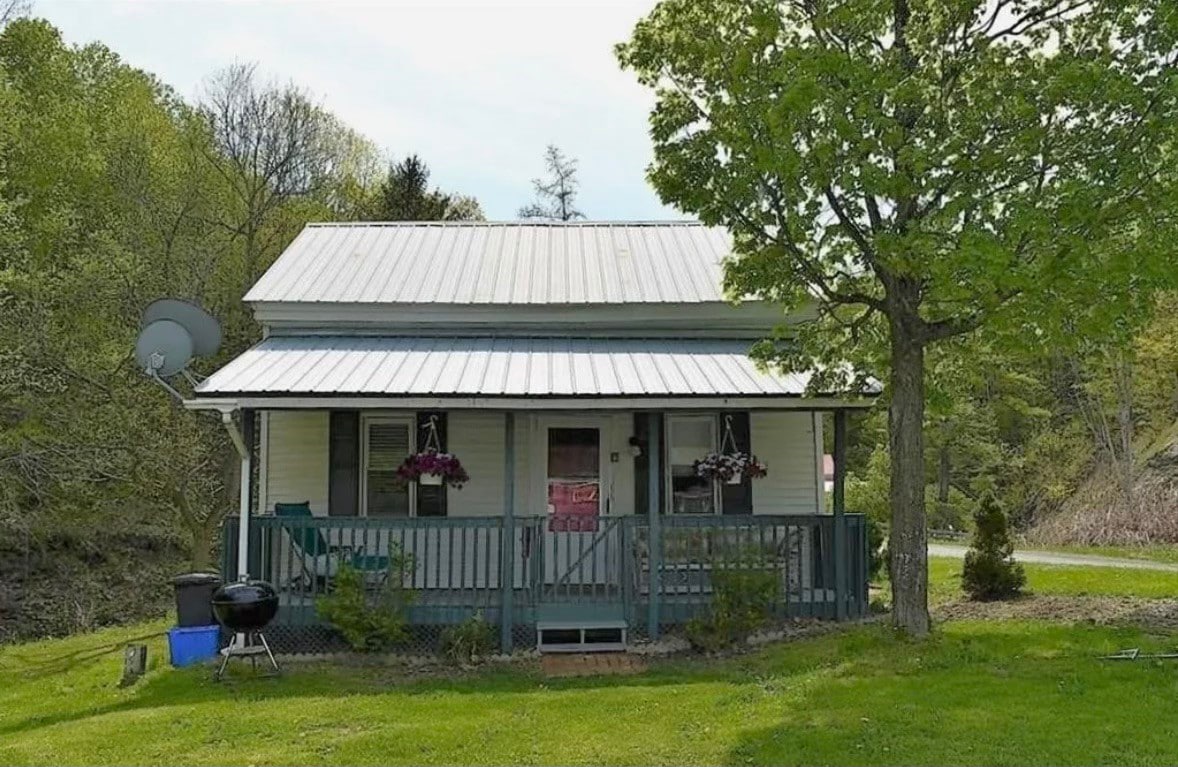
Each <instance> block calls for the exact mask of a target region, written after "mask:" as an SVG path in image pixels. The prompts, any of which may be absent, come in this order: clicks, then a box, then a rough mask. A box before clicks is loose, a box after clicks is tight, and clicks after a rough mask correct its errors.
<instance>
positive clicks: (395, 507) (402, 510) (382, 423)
mask: <svg viewBox="0 0 1178 767" xmlns="http://www.w3.org/2000/svg"><path fill="white" fill-rule="evenodd" d="M363 427H364V428H363V435H364V437H363V453H364V456H363V459H364V463H363V466H364V471H363V475H362V476H363V482H364V491H363V498H364V509H363V513H364V514H365V515H367V516H370V517H407V516H409V515H410V510H411V509H412V508H413V483H412V482H408V483H407V482H401V481H399V480H398V478H397V468H398V467H399V466H400V465H401V462H402V461H404V460H405V456H407V455H409V454H410V453H411V452H412V451H413V442H412V440H413V422H412V421H411V420H409V419H406V418H365V419H364V421H363Z"/></svg>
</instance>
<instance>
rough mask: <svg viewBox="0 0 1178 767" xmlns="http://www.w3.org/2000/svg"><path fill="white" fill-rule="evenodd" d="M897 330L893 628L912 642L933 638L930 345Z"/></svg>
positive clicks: (891, 421) (892, 421)
mask: <svg viewBox="0 0 1178 767" xmlns="http://www.w3.org/2000/svg"><path fill="white" fill-rule="evenodd" d="M893 314H894V315H896V314H898V315H900V316H898V317H897V316H893V317H892V318H891V321H890V326H891V346H892V363H891V381H890V395H891V406H890V408H889V409H888V446H889V449H890V451H891V459H892V466H891V493H890V501H891V507H892V528H891V532H890V535H889V540H888V548H889V551H890V552H891V576H892V623H893V625H895V627H896V628H898V629H900V630H901V631H904V632H905V633H907V634H908V635H910V636H914V637H922V636H925V635H926V634H928V632H929V614H928V541H927V537H926V533H925V508H924V341H923V339H922V338H921V336H920V331H919V329H918V327H917V326H916V324H915V323H914V322H906V321H905V317H904V313H903V312H894V313H893Z"/></svg>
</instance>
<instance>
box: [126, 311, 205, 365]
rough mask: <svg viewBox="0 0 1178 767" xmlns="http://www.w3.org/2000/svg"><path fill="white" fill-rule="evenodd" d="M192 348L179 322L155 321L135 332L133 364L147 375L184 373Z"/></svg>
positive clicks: (192, 343)
mask: <svg viewBox="0 0 1178 767" xmlns="http://www.w3.org/2000/svg"><path fill="white" fill-rule="evenodd" d="M218 333H219V331H218ZM194 347H195V343H194V342H193V339H192V336H191V335H190V334H189V332H188V330H187V329H186V328H185V327H184V326H183V325H181V324H180V323H179V322H175V321H174V320H156V321H155V322H153V323H151V324H150V325H148V326H147V327H145V328H143V330H141V331H139V339H138V340H137V341H135V361H136V362H138V363H139V369H140V370H142V371H143V372H145V373H147V374H148V375H149V376H152V377H158V378H167V377H168V376H173V375H176V374H177V373H179V372H180V371H182V370H184V368H185V366H187V365H188V361H189V360H191V359H192V354H193V350H194Z"/></svg>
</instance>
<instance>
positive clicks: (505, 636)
mask: <svg viewBox="0 0 1178 767" xmlns="http://www.w3.org/2000/svg"><path fill="white" fill-rule="evenodd" d="M503 504H504V509H503V541H502V546H500V549H501V551H502V554H501V556H502V559H503V561H502V562H501V563H500V568H499V570H500V574H499V588H500V592H501V598H500V600H499V646H500V648H501V649H502V651H503V652H505V653H506V652H511V644H512V643H511V629H512V623H513V621H514V619H515V610H514V606H513V604H512V598H513V597H514V593H513V592H514V588H515V413H513V412H510V411H508V412H507V413H506V414H505V416H504V424H503Z"/></svg>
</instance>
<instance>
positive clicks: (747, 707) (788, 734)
mask: <svg viewBox="0 0 1178 767" xmlns="http://www.w3.org/2000/svg"><path fill="white" fill-rule="evenodd" d="M162 628H163V626H162V625H161V624H154V625H151V626H148V627H138V628H133V629H119V630H107V631H103V632H99V633H96V634H90V635H86V636H79V637H74V638H70V639H65V640H55V641H46V642H40V643H36V644H30V645H23V646H17V647H11V648H5V649H3V650H0V676H2V678H4V680H5V684H4V686H3V688H2V689H0V763H3V764H10V763H11V764H61V763H64V764H156V763H177V762H183V763H186V764H319V763H323V764H378V763H389V764H410V763H414V764H417V763H420V764H444V763H449V764H467V763H469V764H508V763H521V764H556V763H560V764H681V763H682V764H803V763H823V764H897V763H910V764H938V765H939V764H1173V763H1178V721H1176V720H1175V718H1174V716H1173V704H1172V701H1173V699H1174V697H1175V696H1176V695H1178V675H1176V674H1175V671H1176V670H1178V668H1176V667H1175V666H1173V665H1166V664H1163V663H1160V662H1134V663H1113V662H1107V661H1101V660H1099V659H1098V656H1099V655H1101V654H1104V653H1109V652H1112V651H1115V650H1117V649H1120V648H1124V647H1142V648H1145V649H1160V648H1169V647H1171V646H1172V643H1171V641H1170V639H1169V637H1164V636H1152V635H1147V634H1144V633H1142V632H1140V631H1137V630H1132V629H1114V628H1108V627H1093V626H1065V625H1060V624H1048V623H1036V622H1016V621H1007V622H994V623H977V622H962V623H950V624H947V625H945V626H943V627H942V628H940V629H939V630H938V633H937V634H936V635H935V636H934V637H933V638H932V639H930V640H927V641H925V642H921V643H911V642H908V641H905V640H902V639H899V638H897V637H895V636H894V635H892V634H891V633H890V632H889V631H887V630H886V629H885V628H883V627H882V626H860V627H857V628H854V629H849V630H847V631H845V632H842V633H838V634H835V635H832V636H827V637H822V638H815V639H810V640H805V641H799V642H795V643H792V644H786V645H779V646H775V647H770V648H766V649H763V650H761V651H758V652H756V653H754V654H750V655H747V656H742V657H739V658H733V659H728V660H723V661H703V660H700V659H680V660H676V661H668V662H664V663H662V664H658V665H656V666H655V667H654V668H652V669H651V670H650V671H649V672H647V673H645V674H642V675H639V676H634V677H603V678H591V679H569V680H547V679H544V678H542V677H541V676H539V674H538V672H537V671H536V670H535V669H532V668H516V669H497V670H488V671H484V672H482V673H478V674H474V675H469V676H461V677H459V676H455V677H453V678H418V679H416V680H414V679H406V678H404V677H402V676H399V675H398V674H397V673H396V672H394V671H392V670H389V669H383V668H357V667H341V666H329V665H313V666H301V667H296V666H292V667H290V668H289V669H288V671H287V673H286V675H285V676H284V677H282V678H280V679H276V680H275V679H270V680H266V679H258V680H248V681H247V680H241V681H237V682H234V683H230V684H222V685H218V684H215V683H213V682H211V681H210V679H209V670H208V669H207V668H199V669H185V670H173V669H171V668H168V667H166V666H163V665H162V664H161V663H160V659H161V658H162V657H164V656H163V647H162V642H161V640H160V639H158V638H155V639H151V640H149V644H150V650H149V652H150V655H151V657H152V658H153V659H154V662H153V668H152V669H151V671H150V672H149V674H148V676H147V677H146V678H145V679H144V680H142V681H140V683H139V684H137V685H136V686H134V687H132V688H129V689H119V688H118V687H117V686H116V684H115V682H116V680H117V677H118V674H119V671H120V669H121V657H120V655H119V648H120V647H121V645H122V644H123V643H124V642H126V641H128V640H129V639H131V638H133V637H135V636H136V635H137V634H142V633H150V632H154V631H158V630H160V629H162Z"/></svg>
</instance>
